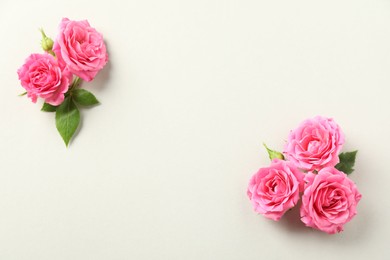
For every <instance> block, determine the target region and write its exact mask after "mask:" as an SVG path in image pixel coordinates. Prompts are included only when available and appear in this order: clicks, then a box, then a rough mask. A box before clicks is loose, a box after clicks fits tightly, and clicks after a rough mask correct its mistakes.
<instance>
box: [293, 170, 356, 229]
mask: <svg viewBox="0 0 390 260" xmlns="http://www.w3.org/2000/svg"><path fill="white" fill-rule="evenodd" d="M305 181H306V182H307V183H306V185H305V191H304V194H303V196H302V206H301V220H302V222H303V223H305V224H306V226H308V227H312V228H316V229H319V230H322V231H324V232H326V233H329V234H334V233H336V232H340V231H342V230H343V226H344V224H346V223H347V222H349V221H350V220H351V219H352V218H353V217H354V216H355V215H356V213H357V212H356V206H357V204H358V202H359V200H360V199H361V197H362V195H361V194H360V193H359V191H358V190H357V187H356V185H355V184H354V183H353V182H352V181H351V180H350V179H348V177H347V175H346V174H344V173H343V172H340V171H338V170H337V169H335V168H333V167H326V168H323V169H322V170H320V171H319V172H318V174H313V173H311V172H310V173H308V174H307V175H306V176H305Z"/></svg>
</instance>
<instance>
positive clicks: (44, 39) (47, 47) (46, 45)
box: [40, 29, 54, 53]
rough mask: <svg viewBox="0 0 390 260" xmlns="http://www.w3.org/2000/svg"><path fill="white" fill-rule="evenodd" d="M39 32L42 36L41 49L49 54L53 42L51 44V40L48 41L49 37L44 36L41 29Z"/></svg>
mask: <svg viewBox="0 0 390 260" xmlns="http://www.w3.org/2000/svg"><path fill="white" fill-rule="evenodd" d="M40 31H41V34H42V40H41V46H42V49H43V50H44V51H47V52H49V53H51V52H52V48H53V44H54V42H53V40H52V39H50V38H49V37H47V36H46V34H45V32H44V31H43V29H40Z"/></svg>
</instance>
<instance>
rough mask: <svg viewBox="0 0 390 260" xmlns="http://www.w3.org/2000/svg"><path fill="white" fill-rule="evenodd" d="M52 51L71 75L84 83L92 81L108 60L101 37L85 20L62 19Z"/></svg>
mask: <svg viewBox="0 0 390 260" xmlns="http://www.w3.org/2000/svg"><path fill="white" fill-rule="evenodd" d="M53 51H54V53H55V54H56V56H57V57H58V59H59V60H61V61H62V62H64V63H65V64H66V66H67V67H68V69H69V70H70V71H71V72H72V73H73V74H75V75H77V76H78V77H80V78H81V79H83V80H85V81H91V80H93V78H94V77H95V76H96V74H97V73H98V72H99V71H100V70H101V69H102V68H103V67H104V65H105V64H106V63H107V60H108V55H107V52H106V45H105V44H104V41H103V36H102V35H101V34H100V33H98V32H97V31H96V30H95V29H94V28H92V27H91V26H90V25H89V23H88V21H87V20H84V21H70V20H69V19H67V18H63V19H62V21H61V24H60V33H59V35H58V37H57V39H56V41H55V42H54V46H53Z"/></svg>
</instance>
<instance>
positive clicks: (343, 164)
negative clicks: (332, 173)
mask: <svg viewBox="0 0 390 260" xmlns="http://www.w3.org/2000/svg"><path fill="white" fill-rule="evenodd" d="M357 152H358V151H353V152H345V153H340V154H339V159H340V162H339V163H338V164H336V166H335V168H336V169H337V170H339V171H342V172H344V173H346V174H351V173H352V172H353V171H354V169H353V166H354V165H355V159H356V153H357Z"/></svg>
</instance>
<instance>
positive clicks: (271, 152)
mask: <svg viewBox="0 0 390 260" xmlns="http://www.w3.org/2000/svg"><path fill="white" fill-rule="evenodd" d="M263 145H264V147H265V149H267V152H268V155H269V158H270V160H271V161H272V160H273V159H281V160H284V156H283V154H282V153H280V152H277V151H274V150H271V149H269V148H268V147H267V145H266V144H264V143H263Z"/></svg>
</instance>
